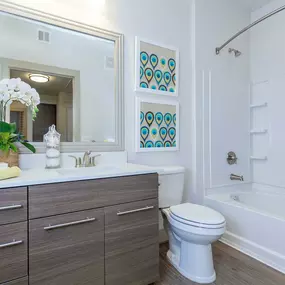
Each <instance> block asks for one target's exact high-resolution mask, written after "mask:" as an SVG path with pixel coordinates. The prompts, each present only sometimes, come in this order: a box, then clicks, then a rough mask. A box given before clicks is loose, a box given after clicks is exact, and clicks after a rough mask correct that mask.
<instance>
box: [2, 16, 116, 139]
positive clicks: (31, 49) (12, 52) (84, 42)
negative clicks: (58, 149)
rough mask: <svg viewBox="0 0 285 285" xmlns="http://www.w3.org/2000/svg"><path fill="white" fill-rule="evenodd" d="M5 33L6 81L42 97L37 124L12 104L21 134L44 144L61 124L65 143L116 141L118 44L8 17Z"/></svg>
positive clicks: (27, 112) (10, 112)
mask: <svg viewBox="0 0 285 285" xmlns="http://www.w3.org/2000/svg"><path fill="white" fill-rule="evenodd" d="M0 34H1V38H2V40H1V49H0V79H4V78H20V79H21V80H22V81H24V82H26V83H27V84H29V85H30V86H31V87H32V88H35V89H36V91H37V92H38V93H39V95H40V102H41V103H40V104H39V105H38V109H39V112H38V113H37V118H36V119H35V120H34V121H33V120H32V114H31V112H30V110H29V108H27V107H26V106H25V105H23V104H21V103H20V102H19V101H14V102H13V103H12V104H11V105H10V108H9V110H8V111H7V118H8V120H10V122H16V124H17V128H18V130H19V132H21V133H22V134H23V135H25V137H26V138H27V139H28V140H29V141H32V142H42V141H43V135H44V134H45V133H46V132H47V131H48V127H49V126H51V125H52V124H55V125H56V128H57V130H58V132H59V133H61V138H62V141H63V142H90V143H91V142H93V143H94V142H99V143H102V142H115V141H116V137H115V125H116V96H115V94H116V92H115V76H116V74H115V68H114V65H115V63H114V52H115V43H114V41H111V40H108V39H103V38H98V37H95V36H92V35H87V34H84V33H80V32H76V31H72V30H68V29H64V28H59V27H56V26H52V25H48V24H45V23H42V22H37V21H33V20H29V19H26V18H22V17H18V16H15V15H10V14H7V13H4V12H1V13H0ZM3 39H4V40H3Z"/></svg>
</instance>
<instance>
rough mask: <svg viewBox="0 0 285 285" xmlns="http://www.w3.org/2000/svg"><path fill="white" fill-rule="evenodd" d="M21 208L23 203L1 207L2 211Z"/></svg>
mask: <svg viewBox="0 0 285 285" xmlns="http://www.w3.org/2000/svg"><path fill="white" fill-rule="evenodd" d="M20 208H23V205H12V206H5V207H0V211H5V210H15V209H20Z"/></svg>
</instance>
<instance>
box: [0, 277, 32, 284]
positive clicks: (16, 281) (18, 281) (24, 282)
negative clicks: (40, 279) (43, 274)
mask: <svg viewBox="0 0 285 285" xmlns="http://www.w3.org/2000/svg"><path fill="white" fill-rule="evenodd" d="M28 284H29V282H28V277H25V278H20V279H16V280H13V281H10V282H8V283H5V284H2V285H28Z"/></svg>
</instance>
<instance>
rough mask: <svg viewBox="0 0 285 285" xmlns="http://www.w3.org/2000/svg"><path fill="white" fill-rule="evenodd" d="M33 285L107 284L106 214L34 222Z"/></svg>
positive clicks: (95, 212) (92, 212)
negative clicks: (105, 259)
mask: <svg viewBox="0 0 285 285" xmlns="http://www.w3.org/2000/svg"><path fill="white" fill-rule="evenodd" d="M29 236H30V258H29V271H30V280H29V284H30V285H51V284H52V285H78V284H80V285H91V284H92V285H94V284H96V285H103V284H104V211H103V210H101V209H99V210H88V211H82V212H76V213H71V214H65V215H59V216H52V217H49V218H42V219H36V220H31V221H30V232H29Z"/></svg>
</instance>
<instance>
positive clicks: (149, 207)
mask: <svg viewBox="0 0 285 285" xmlns="http://www.w3.org/2000/svg"><path fill="white" fill-rule="evenodd" d="M151 209H154V206H147V207H144V208H140V209H135V210H130V211H125V212H120V211H119V212H118V213H117V216H123V215H128V214H132V213H137V212H143V211H148V210H151Z"/></svg>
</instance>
